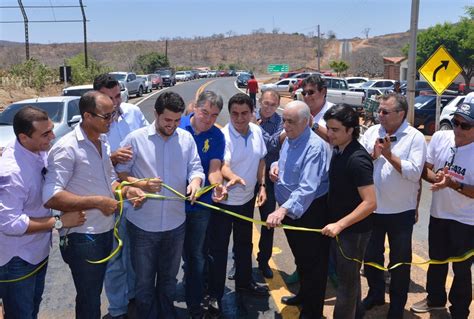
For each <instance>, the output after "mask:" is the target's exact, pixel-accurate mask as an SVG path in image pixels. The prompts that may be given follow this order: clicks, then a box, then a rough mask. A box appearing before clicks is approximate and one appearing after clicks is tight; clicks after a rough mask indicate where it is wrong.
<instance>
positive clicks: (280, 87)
mask: <svg viewBox="0 0 474 319" xmlns="http://www.w3.org/2000/svg"><path fill="white" fill-rule="evenodd" d="M296 82H298V79H296V78H286V79H283V80H280V81H277V82H275V83H269V84H263V85H262V86H261V87H260V90H261V91H262V92H264V91H265V90H268V89H274V90H275V91H277V92H290V86H291V87H293V85H294V84H295V83H296Z"/></svg>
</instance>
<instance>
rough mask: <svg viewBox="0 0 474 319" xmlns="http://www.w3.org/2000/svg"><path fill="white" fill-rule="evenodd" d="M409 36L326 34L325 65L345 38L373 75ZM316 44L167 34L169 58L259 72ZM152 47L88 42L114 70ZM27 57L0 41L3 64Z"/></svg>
mask: <svg viewBox="0 0 474 319" xmlns="http://www.w3.org/2000/svg"><path fill="white" fill-rule="evenodd" d="M408 40H409V33H408V32H405V33H396V34H388V35H384V36H378V37H372V38H368V39H360V38H354V39H345V40H338V39H323V40H322V47H323V50H322V51H323V52H322V53H323V56H322V60H321V67H322V68H323V69H327V68H328V63H329V61H331V60H340V59H341V58H342V54H343V52H342V50H341V48H342V46H343V43H344V42H345V43H346V47H348V52H344V56H343V58H344V60H346V62H348V63H349V65H350V66H351V69H350V70H349V72H350V73H353V74H366V75H370V76H374V75H377V74H381V73H383V61H382V57H383V56H400V55H401V48H402V47H403V46H404V45H405V44H406V43H408ZM347 43H348V46H347ZM316 48H317V38H316V37H308V36H305V35H302V34H272V33H261V34H251V35H241V36H231V37H226V36H224V35H215V36H212V37H206V38H204V37H203V38H201V37H198V38H194V39H174V40H168V58H169V60H170V62H171V64H172V65H174V66H187V67H203V66H217V65H219V64H221V63H223V64H229V63H237V64H239V65H241V66H243V67H245V68H248V69H253V70H254V71H256V72H265V70H266V66H267V65H268V64H270V63H286V64H289V65H290V69H298V68H301V67H312V68H315V67H316V65H317V60H316V52H317V50H316ZM83 51H84V48H83V44H82V43H53V44H31V45H30V56H31V57H34V58H36V59H38V60H40V61H41V62H43V63H45V64H47V65H49V66H51V67H55V68H56V67H57V66H59V65H62V63H63V62H64V59H65V58H69V57H72V56H74V55H76V54H78V53H82V52H83ZM153 51H157V52H160V53H164V52H165V41H123V42H92V43H88V53H89V56H91V57H93V58H94V59H96V60H98V61H99V62H101V63H103V64H105V65H108V66H110V67H111V68H112V69H114V70H123V71H128V70H132V69H133V68H134V65H135V64H134V62H135V59H136V57H137V56H138V55H141V54H144V53H148V52H153ZM24 59H25V48H24V45H22V44H20V43H14V42H7V41H2V42H0V67H2V68H8V67H9V66H11V65H13V64H16V63H20V62H22V61H24Z"/></svg>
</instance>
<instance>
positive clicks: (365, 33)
mask: <svg viewBox="0 0 474 319" xmlns="http://www.w3.org/2000/svg"><path fill="white" fill-rule="evenodd" d="M369 32H370V28H364V30H362V34H363V35H364V36H365V38H366V39H368V38H369Z"/></svg>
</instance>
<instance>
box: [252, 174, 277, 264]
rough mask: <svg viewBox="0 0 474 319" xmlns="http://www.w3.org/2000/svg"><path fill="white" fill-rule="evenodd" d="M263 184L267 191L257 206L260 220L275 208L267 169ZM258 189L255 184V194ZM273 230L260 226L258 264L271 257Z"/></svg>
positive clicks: (273, 190) (272, 185) (266, 262)
mask: <svg viewBox="0 0 474 319" xmlns="http://www.w3.org/2000/svg"><path fill="white" fill-rule="evenodd" d="M265 185H266V192H267V201H266V202H265V203H264V204H263V205H262V206H260V207H259V210H260V220H262V221H266V220H267V217H268V215H270V214H271V213H273V212H274V211H275V208H276V199H275V188H274V184H273V182H272V181H271V180H270V177H269V175H268V171H267V172H266V173H265ZM258 191H259V186H258V184H257V186H256V189H255V194H257V192H258ZM273 230H274V228H270V229H268V227H266V226H262V227H261V228H260V240H259V242H258V254H257V261H258V264H259V265H266V266H267V265H268V261H269V260H270V258H271V257H272V250H273Z"/></svg>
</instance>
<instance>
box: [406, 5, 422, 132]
mask: <svg viewBox="0 0 474 319" xmlns="http://www.w3.org/2000/svg"><path fill="white" fill-rule="evenodd" d="M419 9H420V0H411V18H410V51H409V52H408V77H407V81H408V83H407V96H408V114H407V115H408V116H407V119H408V122H410V124H411V125H413V124H414V122H415V108H414V107H415V106H414V105H415V80H416V43H417V42H416V37H417V34H418V12H419Z"/></svg>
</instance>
